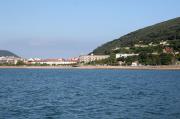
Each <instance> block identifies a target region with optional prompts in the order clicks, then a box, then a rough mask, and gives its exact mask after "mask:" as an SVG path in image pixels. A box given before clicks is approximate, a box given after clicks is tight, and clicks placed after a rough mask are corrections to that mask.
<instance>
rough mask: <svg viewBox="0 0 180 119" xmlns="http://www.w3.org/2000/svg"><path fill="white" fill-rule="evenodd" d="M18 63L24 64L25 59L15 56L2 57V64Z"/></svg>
mask: <svg viewBox="0 0 180 119" xmlns="http://www.w3.org/2000/svg"><path fill="white" fill-rule="evenodd" d="M18 61H22V62H24V61H25V59H23V58H20V57H15V56H1V57H0V64H17V63H18Z"/></svg>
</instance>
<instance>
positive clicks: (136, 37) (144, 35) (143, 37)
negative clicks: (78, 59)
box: [93, 17, 180, 54]
mask: <svg viewBox="0 0 180 119" xmlns="http://www.w3.org/2000/svg"><path fill="white" fill-rule="evenodd" d="M174 39H180V17H178V18H175V19H171V20H168V21H165V22H162V23H158V24H155V25H152V26H149V27H146V28H143V29H140V30H137V31H134V32H131V33H129V34H127V35H125V36H122V37H120V38H118V39H115V40H113V41H110V42H107V43H105V44H103V45H102V46H100V47H98V48H96V49H95V50H94V51H93V53H94V54H109V53H110V52H111V51H112V49H115V48H117V47H128V46H133V45H134V44H136V43H138V42H140V41H141V42H143V44H148V43H150V42H156V43H159V42H160V41H161V40H174Z"/></svg>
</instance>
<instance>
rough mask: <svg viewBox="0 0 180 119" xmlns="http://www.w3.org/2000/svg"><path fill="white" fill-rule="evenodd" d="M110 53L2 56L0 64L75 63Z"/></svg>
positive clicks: (89, 60)
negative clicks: (75, 55)
mask: <svg viewBox="0 0 180 119" xmlns="http://www.w3.org/2000/svg"><path fill="white" fill-rule="evenodd" d="M108 57H109V55H93V54H91V55H81V56H79V57H74V58H69V59H64V58H49V59H41V58H30V59H23V58H20V57H14V56H1V57H0V64H17V63H18V62H19V61H21V62H23V63H24V64H29V65H31V64H32V65H34V64H47V65H73V64H77V63H88V62H92V61H97V60H103V59H106V58H108Z"/></svg>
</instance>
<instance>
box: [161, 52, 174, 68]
mask: <svg viewBox="0 0 180 119" xmlns="http://www.w3.org/2000/svg"><path fill="white" fill-rule="evenodd" d="M172 60H173V55H172V54H166V53H162V54H160V62H161V65H170V64H172Z"/></svg>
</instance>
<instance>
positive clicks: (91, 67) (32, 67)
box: [0, 65, 180, 70]
mask: <svg viewBox="0 0 180 119" xmlns="http://www.w3.org/2000/svg"><path fill="white" fill-rule="evenodd" d="M0 68H1V69H7V68H20V69H21V68H26V69H129V70H180V65H168V66H90V65H89V66H79V67H72V66H0Z"/></svg>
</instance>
